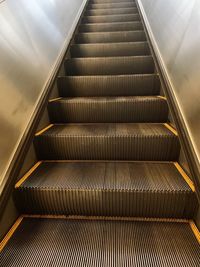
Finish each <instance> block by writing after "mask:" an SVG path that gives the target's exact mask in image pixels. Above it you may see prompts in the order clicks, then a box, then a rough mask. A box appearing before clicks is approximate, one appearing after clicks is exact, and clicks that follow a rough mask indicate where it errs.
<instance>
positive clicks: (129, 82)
mask: <svg viewBox="0 0 200 267" xmlns="http://www.w3.org/2000/svg"><path fill="white" fill-rule="evenodd" d="M58 88H59V93H60V95H61V96H63V97H76V96H79V97H81V96H144V95H159V92H160V80H159V77H158V75H157V74H144V75H142V74H140V75H118V76H117V75H116V76H115V75H113V76H71V77H70V76H68V77H67V76H63V77H59V78H58Z"/></svg>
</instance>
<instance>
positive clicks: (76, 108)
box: [48, 96, 168, 123]
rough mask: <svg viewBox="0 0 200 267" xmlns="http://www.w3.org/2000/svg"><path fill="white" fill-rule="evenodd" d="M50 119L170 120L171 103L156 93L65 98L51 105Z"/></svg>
mask: <svg viewBox="0 0 200 267" xmlns="http://www.w3.org/2000/svg"><path fill="white" fill-rule="evenodd" d="M48 110H49V116H50V120H51V122H53V123H54V122H56V123H66V122H82V123H87V122H91V123H94V122H98V123H100V122H102V123H103V122H105V123H106V122H167V120H168V106H167V101H166V100H165V99H161V98H159V97H157V96H155V97H153V96H144V97H139V96H135V97H130V96H129V97H124V96H123V97H75V98H62V99H58V100H57V101H53V102H50V103H49V105H48Z"/></svg>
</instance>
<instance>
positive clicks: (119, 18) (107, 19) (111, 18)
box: [82, 14, 140, 23]
mask: <svg viewBox="0 0 200 267" xmlns="http://www.w3.org/2000/svg"><path fill="white" fill-rule="evenodd" d="M127 21H140V15H139V14H126V16H124V14H123V15H118V14H117V15H106V16H105V15H102V16H86V17H83V18H82V23H112V22H127Z"/></svg>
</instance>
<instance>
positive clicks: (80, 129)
mask: <svg viewBox="0 0 200 267" xmlns="http://www.w3.org/2000/svg"><path fill="white" fill-rule="evenodd" d="M34 141H35V147H36V151H37V155H38V158H39V159H53V160H54V159H63V160H66V159H69V160H177V157H178V155H179V152H180V151H179V150H180V147H179V146H180V145H179V141H178V137H177V136H176V135H175V134H174V133H172V132H171V131H170V130H169V129H168V128H167V127H165V125H163V124H156V123H152V124H151V123H118V124H112V123H108V124H106V123H104V124H103V123H102V124H101V123H98V124H91V123H89V124H58V125H53V127H51V128H49V129H48V130H46V131H45V132H43V133H42V134H38V135H36V137H35V140H34Z"/></svg>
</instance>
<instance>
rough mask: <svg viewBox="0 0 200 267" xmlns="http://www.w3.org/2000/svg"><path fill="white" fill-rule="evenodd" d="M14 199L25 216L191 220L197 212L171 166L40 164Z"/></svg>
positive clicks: (183, 184)
mask: <svg viewBox="0 0 200 267" xmlns="http://www.w3.org/2000/svg"><path fill="white" fill-rule="evenodd" d="M15 199H16V202H17V203H18V207H19V209H20V211H21V212H22V213H25V214H65V215H84V216H120V217H121V216H132V217H133V216H134V217H158V216H159V217H164V218H167V217H170V218H191V217H192V216H193V215H194V212H195V211H196V208H197V199H196V197H195V194H194V192H193V191H192V190H191V189H190V187H189V186H188V184H187V183H186V182H185V180H184V179H183V177H182V176H181V174H180V173H179V172H178V170H177V169H176V167H175V165H174V164H173V163H144V162H43V163H42V164H40V165H39V167H38V168H37V169H36V170H35V171H34V172H33V173H32V174H31V175H30V176H29V177H28V179H27V180H26V181H25V182H24V183H23V184H22V185H21V186H20V187H18V188H17V189H16V190H15Z"/></svg>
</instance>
